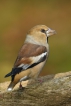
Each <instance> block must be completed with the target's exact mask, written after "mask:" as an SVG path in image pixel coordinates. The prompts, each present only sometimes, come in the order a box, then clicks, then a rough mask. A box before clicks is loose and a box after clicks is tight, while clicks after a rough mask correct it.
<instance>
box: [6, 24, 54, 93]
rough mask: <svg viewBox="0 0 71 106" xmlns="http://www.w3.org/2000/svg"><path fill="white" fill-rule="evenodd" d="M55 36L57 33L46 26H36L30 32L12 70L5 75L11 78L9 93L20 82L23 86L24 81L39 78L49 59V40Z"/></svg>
mask: <svg viewBox="0 0 71 106" xmlns="http://www.w3.org/2000/svg"><path fill="white" fill-rule="evenodd" d="M54 34H56V31H55V30H52V29H51V28H49V27H47V26H46V25H36V26H34V27H33V28H31V29H30V30H29V31H28V33H27V34H26V39H25V41H24V44H23V46H22V47H21V49H20V51H19V53H18V56H17V58H16V61H15V63H14V65H13V68H12V70H11V71H10V72H9V73H8V74H6V75H5V78H6V77H9V76H11V82H10V84H9V86H8V88H7V90H8V91H11V90H13V88H14V87H15V85H16V84H17V83H18V82H20V86H22V85H21V82H22V81H26V80H30V79H36V78H37V77H38V76H39V74H40V72H41V71H42V69H43V67H44V65H45V63H46V60H47V59H48V57H49V44H48V38H49V37H50V36H51V35H54Z"/></svg>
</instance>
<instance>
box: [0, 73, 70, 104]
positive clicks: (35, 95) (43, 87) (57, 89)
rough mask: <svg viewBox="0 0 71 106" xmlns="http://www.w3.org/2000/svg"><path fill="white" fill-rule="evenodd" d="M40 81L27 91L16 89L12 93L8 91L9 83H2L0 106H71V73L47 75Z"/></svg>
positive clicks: (27, 88)
mask: <svg viewBox="0 0 71 106" xmlns="http://www.w3.org/2000/svg"><path fill="white" fill-rule="evenodd" d="M38 80H42V82H41V83H40V82H39V81H38ZM38 80H37V81H34V82H33V83H31V84H28V86H27V87H26V88H25V89H22V90H19V89H18V88H17V87H16V88H15V89H14V90H13V91H11V92H8V91H7V90H6V88H7V86H8V84H9V82H5V83H0V106H16V105H17V106H71V72H66V73H59V74H56V75H47V76H44V77H41V78H38ZM25 83H26V84H27V82H25ZM26 84H25V85H26Z"/></svg>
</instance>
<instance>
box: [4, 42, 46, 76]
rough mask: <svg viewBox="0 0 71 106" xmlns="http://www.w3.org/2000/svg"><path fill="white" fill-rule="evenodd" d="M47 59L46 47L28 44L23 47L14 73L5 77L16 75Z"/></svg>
mask: <svg viewBox="0 0 71 106" xmlns="http://www.w3.org/2000/svg"><path fill="white" fill-rule="evenodd" d="M46 57H47V49H46V47H45V46H41V45H36V44H31V43H26V44H24V45H23V46H22V48H21V50H20V52H19V54H18V57H17V59H16V61H15V64H14V67H13V69H12V71H11V72H10V73H9V74H7V75H6V76H5V77H8V76H12V75H16V74H18V73H20V72H21V71H25V70H26V69H29V68H32V67H34V66H36V65H37V64H39V63H41V62H43V61H44V60H45V59H46Z"/></svg>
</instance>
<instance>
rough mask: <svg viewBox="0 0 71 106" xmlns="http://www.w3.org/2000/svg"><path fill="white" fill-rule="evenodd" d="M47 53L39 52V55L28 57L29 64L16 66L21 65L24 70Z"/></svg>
mask: <svg viewBox="0 0 71 106" xmlns="http://www.w3.org/2000/svg"><path fill="white" fill-rule="evenodd" d="M46 55H47V52H45V53H42V54H40V55H39V56H35V57H29V59H30V60H32V62H31V64H20V65H19V66H18V67H19V68H20V67H22V68H23V69H24V70H26V69H27V68H28V67H29V66H31V65H32V64H34V63H37V62H38V61H39V60H40V59H41V58H43V57H44V56H46Z"/></svg>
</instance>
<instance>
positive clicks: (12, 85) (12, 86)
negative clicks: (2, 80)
mask: <svg viewBox="0 0 71 106" xmlns="http://www.w3.org/2000/svg"><path fill="white" fill-rule="evenodd" d="M14 86H15V84H14V83H13V82H11V83H10V84H9V86H8V88H7V90H8V91H11V90H12V89H13V88H14Z"/></svg>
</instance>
